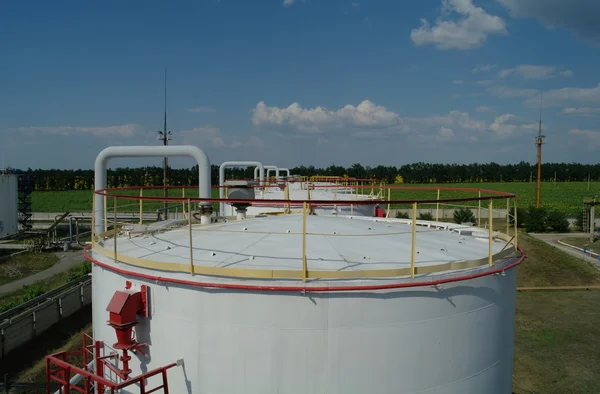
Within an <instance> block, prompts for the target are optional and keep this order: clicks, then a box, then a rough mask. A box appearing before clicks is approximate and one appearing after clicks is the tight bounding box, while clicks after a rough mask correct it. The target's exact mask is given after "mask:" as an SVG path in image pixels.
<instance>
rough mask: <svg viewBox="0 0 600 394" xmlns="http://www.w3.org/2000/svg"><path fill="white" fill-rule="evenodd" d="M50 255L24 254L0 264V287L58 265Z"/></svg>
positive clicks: (56, 258)
mask: <svg viewBox="0 0 600 394" xmlns="http://www.w3.org/2000/svg"><path fill="white" fill-rule="evenodd" d="M58 260H59V259H58V257H57V256H56V255H54V254H51V253H33V252H26V253H21V254H19V255H17V256H13V257H11V258H10V259H8V260H4V261H2V262H0V285H3V284H6V283H10V282H13V281H15V280H17V279H22V278H25V277H27V276H29V275H33V274H35V273H36V272H39V271H43V270H45V269H47V268H50V267H52V266H53V265H54V264H56V263H58Z"/></svg>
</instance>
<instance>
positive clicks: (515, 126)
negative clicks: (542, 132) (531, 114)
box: [489, 114, 537, 137]
mask: <svg viewBox="0 0 600 394" xmlns="http://www.w3.org/2000/svg"><path fill="white" fill-rule="evenodd" d="M536 128H537V124H535V123H523V122H518V121H517V120H516V117H515V115H513V114H504V115H500V116H498V117H496V119H494V122H493V123H492V124H491V125H490V127H489V130H490V131H493V132H494V133H496V134H497V135H498V136H500V137H508V136H511V135H513V134H515V133H517V132H530V131H532V130H535V129H536Z"/></svg>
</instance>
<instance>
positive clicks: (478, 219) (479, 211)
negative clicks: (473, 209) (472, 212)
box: [477, 192, 481, 227]
mask: <svg viewBox="0 0 600 394" xmlns="http://www.w3.org/2000/svg"><path fill="white" fill-rule="evenodd" d="M479 198H481V192H479ZM477 203H478V204H479V207H478V208H477V227H481V200H479V201H477Z"/></svg>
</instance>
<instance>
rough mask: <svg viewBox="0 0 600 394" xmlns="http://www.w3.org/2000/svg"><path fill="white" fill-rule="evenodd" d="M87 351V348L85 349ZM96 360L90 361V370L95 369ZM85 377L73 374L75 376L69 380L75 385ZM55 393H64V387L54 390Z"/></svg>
mask: <svg viewBox="0 0 600 394" xmlns="http://www.w3.org/2000/svg"><path fill="white" fill-rule="evenodd" d="M84 351H85V350H84ZM94 364H95V363H94V360H92V361H90V363H89V364H88V368H87V370H88V371H91V370H93V368H94ZM82 379H83V376H81V375H79V374H77V375H73V377H72V378H71V380H69V383H71V385H73V386H75V385H77V384H79V382H81V380H82ZM54 394H64V393H63V391H62V389H58V390H56V391H55V392H54Z"/></svg>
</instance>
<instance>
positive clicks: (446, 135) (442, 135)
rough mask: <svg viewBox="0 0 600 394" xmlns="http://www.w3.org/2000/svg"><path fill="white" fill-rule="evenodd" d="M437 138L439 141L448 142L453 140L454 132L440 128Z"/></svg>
mask: <svg viewBox="0 0 600 394" xmlns="http://www.w3.org/2000/svg"><path fill="white" fill-rule="evenodd" d="M437 137H438V139H440V140H448V139H451V138H454V132H453V131H452V129H450V128H448V127H444V126H442V127H440V131H439V133H438V135H437Z"/></svg>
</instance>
